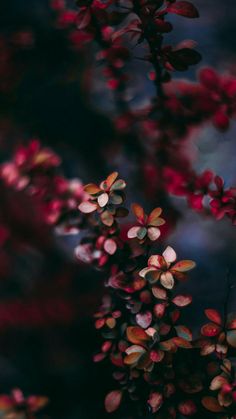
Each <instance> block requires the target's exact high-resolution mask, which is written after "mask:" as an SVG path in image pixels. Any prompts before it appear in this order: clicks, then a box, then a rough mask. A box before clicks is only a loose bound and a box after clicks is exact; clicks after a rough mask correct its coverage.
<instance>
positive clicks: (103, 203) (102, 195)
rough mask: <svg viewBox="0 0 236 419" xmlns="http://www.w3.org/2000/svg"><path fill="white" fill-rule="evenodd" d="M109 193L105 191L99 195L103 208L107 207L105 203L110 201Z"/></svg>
mask: <svg viewBox="0 0 236 419" xmlns="http://www.w3.org/2000/svg"><path fill="white" fill-rule="evenodd" d="M108 200H109V195H108V194H107V193H103V194H101V195H99V197H98V204H99V206H100V207H101V208H103V207H105V205H106V204H107V203H108Z"/></svg>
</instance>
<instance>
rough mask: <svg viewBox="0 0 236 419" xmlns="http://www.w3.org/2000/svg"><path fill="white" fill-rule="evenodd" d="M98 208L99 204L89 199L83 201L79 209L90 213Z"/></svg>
mask: <svg viewBox="0 0 236 419" xmlns="http://www.w3.org/2000/svg"><path fill="white" fill-rule="evenodd" d="M96 209H97V204H94V203H92V202H89V201H85V202H81V204H80V205H79V210H80V211H81V212H83V213H84V214H89V213H90V212H93V211H95V210H96Z"/></svg>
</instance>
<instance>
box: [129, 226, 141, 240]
mask: <svg viewBox="0 0 236 419" xmlns="http://www.w3.org/2000/svg"><path fill="white" fill-rule="evenodd" d="M139 229H140V227H139V226H137V227H131V228H130V229H129V231H128V233H127V236H128V238H129V239H134V238H135V237H137V233H138V231H139Z"/></svg>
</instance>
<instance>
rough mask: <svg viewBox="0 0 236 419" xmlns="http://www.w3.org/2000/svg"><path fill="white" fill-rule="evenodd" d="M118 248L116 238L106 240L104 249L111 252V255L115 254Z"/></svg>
mask: <svg viewBox="0 0 236 419" xmlns="http://www.w3.org/2000/svg"><path fill="white" fill-rule="evenodd" d="M116 249H117V244H116V242H115V241H114V240H112V239H107V240H106V241H105V242H104V250H105V251H106V252H107V253H108V254H109V255H114V253H115V252H116Z"/></svg>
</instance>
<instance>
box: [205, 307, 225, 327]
mask: <svg viewBox="0 0 236 419" xmlns="http://www.w3.org/2000/svg"><path fill="white" fill-rule="evenodd" d="M205 315H206V316H207V318H208V319H209V320H211V321H212V322H214V323H216V324H218V325H221V324H222V318H221V315H220V313H219V312H218V311H217V310H212V309H210V308H208V309H207V310H205Z"/></svg>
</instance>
